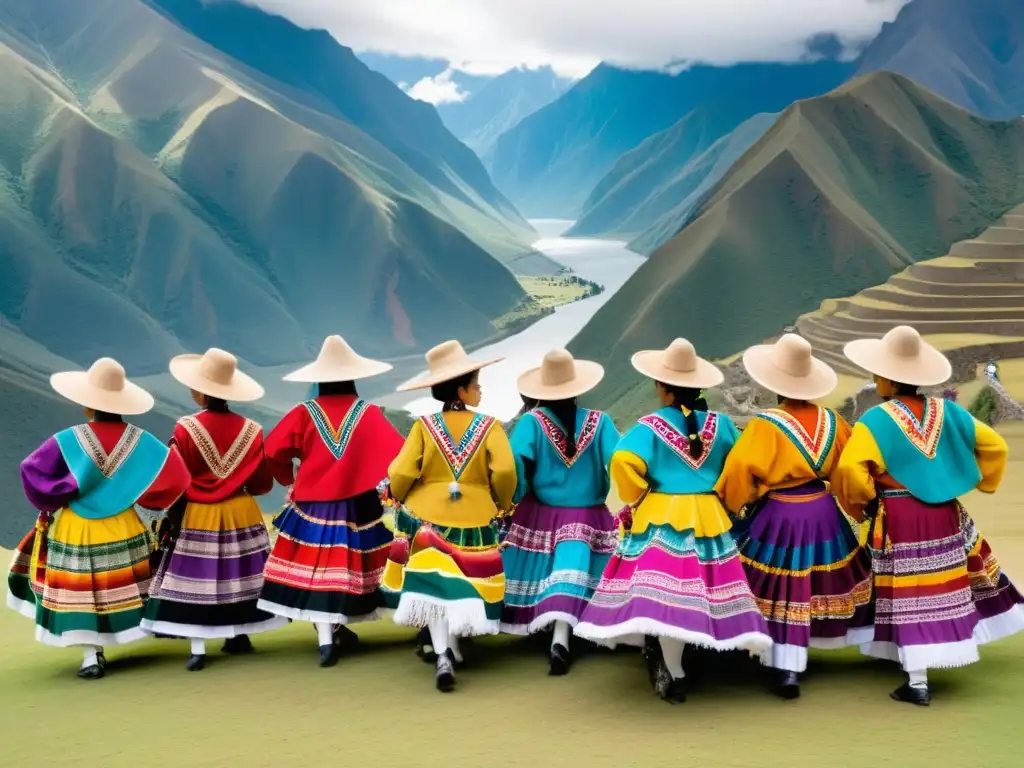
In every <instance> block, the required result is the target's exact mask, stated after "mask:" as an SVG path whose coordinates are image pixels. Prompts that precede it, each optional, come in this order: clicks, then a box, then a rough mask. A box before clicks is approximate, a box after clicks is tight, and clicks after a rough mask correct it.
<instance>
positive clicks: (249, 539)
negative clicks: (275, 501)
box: [142, 495, 288, 639]
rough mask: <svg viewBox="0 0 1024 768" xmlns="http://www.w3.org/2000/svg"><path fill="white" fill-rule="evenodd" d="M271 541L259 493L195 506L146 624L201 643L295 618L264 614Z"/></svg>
mask: <svg viewBox="0 0 1024 768" xmlns="http://www.w3.org/2000/svg"><path fill="white" fill-rule="evenodd" d="M269 551H270V538H269V536H268V534H267V526H266V525H265V524H264V522H263V515H262V513H261V512H260V508H259V505H258V504H257V503H256V501H255V499H253V498H252V497H251V496H247V495H246V496H235V497H234V498H231V499H228V500H226V501H223V502H219V503H216V504H199V503H195V502H190V503H189V504H188V506H187V507H186V508H185V515H184V518H183V520H182V524H181V532H180V533H179V535H178V538H177V540H176V541H175V543H174V546H173V548H172V549H170V550H169V551H167V552H165V553H164V556H163V558H162V559H161V561H160V567H159V569H158V570H157V573H156V576H155V577H154V578H153V584H152V588H151V590H150V601H149V604H148V605H147V606H146V616H145V619H144V620H143V622H142V626H143V627H144V628H145V629H146V630H147V631H149V632H153V633H155V634H160V635H168V636H171V637H187V638H197V639H212V638H230V637H235V636H237V635H250V634H256V633H258V632H266V631H268V630H271V629H276V628H277V627H281V626H284V625H285V624H287V623H288V620H287V619H285V618H283V617H281V616H272V615H271V614H269V613H266V612H264V611H261V610H259V608H258V607H257V601H258V600H259V596H260V589H261V588H262V587H263V567H264V566H265V565H266V562H267V555H268V554H269Z"/></svg>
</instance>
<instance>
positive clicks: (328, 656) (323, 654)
mask: <svg viewBox="0 0 1024 768" xmlns="http://www.w3.org/2000/svg"><path fill="white" fill-rule="evenodd" d="M337 663H338V649H337V647H335V645H334V643H328V644H327V645H321V646H320V666H321V667H333V666H334V665H335V664H337Z"/></svg>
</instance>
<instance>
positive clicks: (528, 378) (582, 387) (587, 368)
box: [516, 360, 604, 400]
mask: <svg viewBox="0 0 1024 768" xmlns="http://www.w3.org/2000/svg"><path fill="white" fill-rule="evenodd" d="M573 363H574V365H575V367H576V375H575V376H574V377H573V378H572V379H570V380H569V381H566V382H562V383H560V384H544V382H543V381H542V380H541V369H540V367H537V368H531V369H530V370H528V371H527V372H526V373H524V374H522V375H521V376H520V377H519V378H518V379H517V380H516V388H517V389H518V390H519V394H520V395H522V396H523V397H529V398H531V399H533V400H569V399H571V398H574V397H579V396H580V395H582V394H585V393H587V392H589V391H590V390H592V389H593V388H594V387H596V386H597V385H598V384H600V383H601V379H603V378H604V367H603V366H601V365H600V364H599V363H594V362H591V361H590V360H574V361H573Z"/></svg>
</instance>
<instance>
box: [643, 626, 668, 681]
mask: <svg viewBox="0 0 1024 768" xmlns="http://www.w3.org/2000/svg"><path fill="white" fill-rule="evenodd" d="M643 657H644V666H645V667H646V668H647V678H648V679H649V680H650V681H651V685H652V686H653V687H654V690H656V691H658V682H659V679H660V678H661V677H662V668H663V667H664V666H665V665H664V663H663V658H662V654H661V643H660V642H658V638H656V637H652V636H651V635H648V636H647V637H645V638H644V650H643ZM664 671H665V674H667V673H668V670H664ZM661 693H662V692H661V691H658V695H659V696H660V695H661Z"/></svg>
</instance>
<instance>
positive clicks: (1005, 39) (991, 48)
mask: <svg viewBox="0 0 1024 768" xmlns="http://www.w3.org/2000/svg"><path fill="white" fill-rule="evenodd" d="M1022 40H1024V3H1022V2H1020V0H983V2H979V1H978V0H913V2H911V3H909V4H908V5H906V6H904V7H903V8H902V10H901V11H900V13H899V15H898V16H897V17H896V20H895V21H893V22H892V23H891V24H886V25H885V26H884V27H883V28H882V31H881V32H880V33H879V35H878V37H876V38H875V40H874V41H873V42H872V43H871V45H870V46H869V47H868V48H867V49H866V50H865V52H864V54H863V56H862V58H861V64H860V71H861V72H862V73H863V72H871V71H874V70H880V69H885V70H889V71H891V72H897V73H899V74H902V75H905V76H907V77H909V78H910V79H911V80H913V81H914V82H916V83H918V84H919V85H922V86H924V87H925V88H927V89H929V90H930V91H932V92H933V93H936V94H938V95H939V96H942V97H943V98H946V99H948V100H949V101H952V102H953V103H954V104H958V105H960V106H961V107H964V108H965V109H967V110H970V111H971V112H974V113H975V114H979V115H982V116H984V117H988V118H992V119H1007V118H1012V117H1018V116H1019V115H1022V114H1024V46H1021V41H1022Z"/></svg>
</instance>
